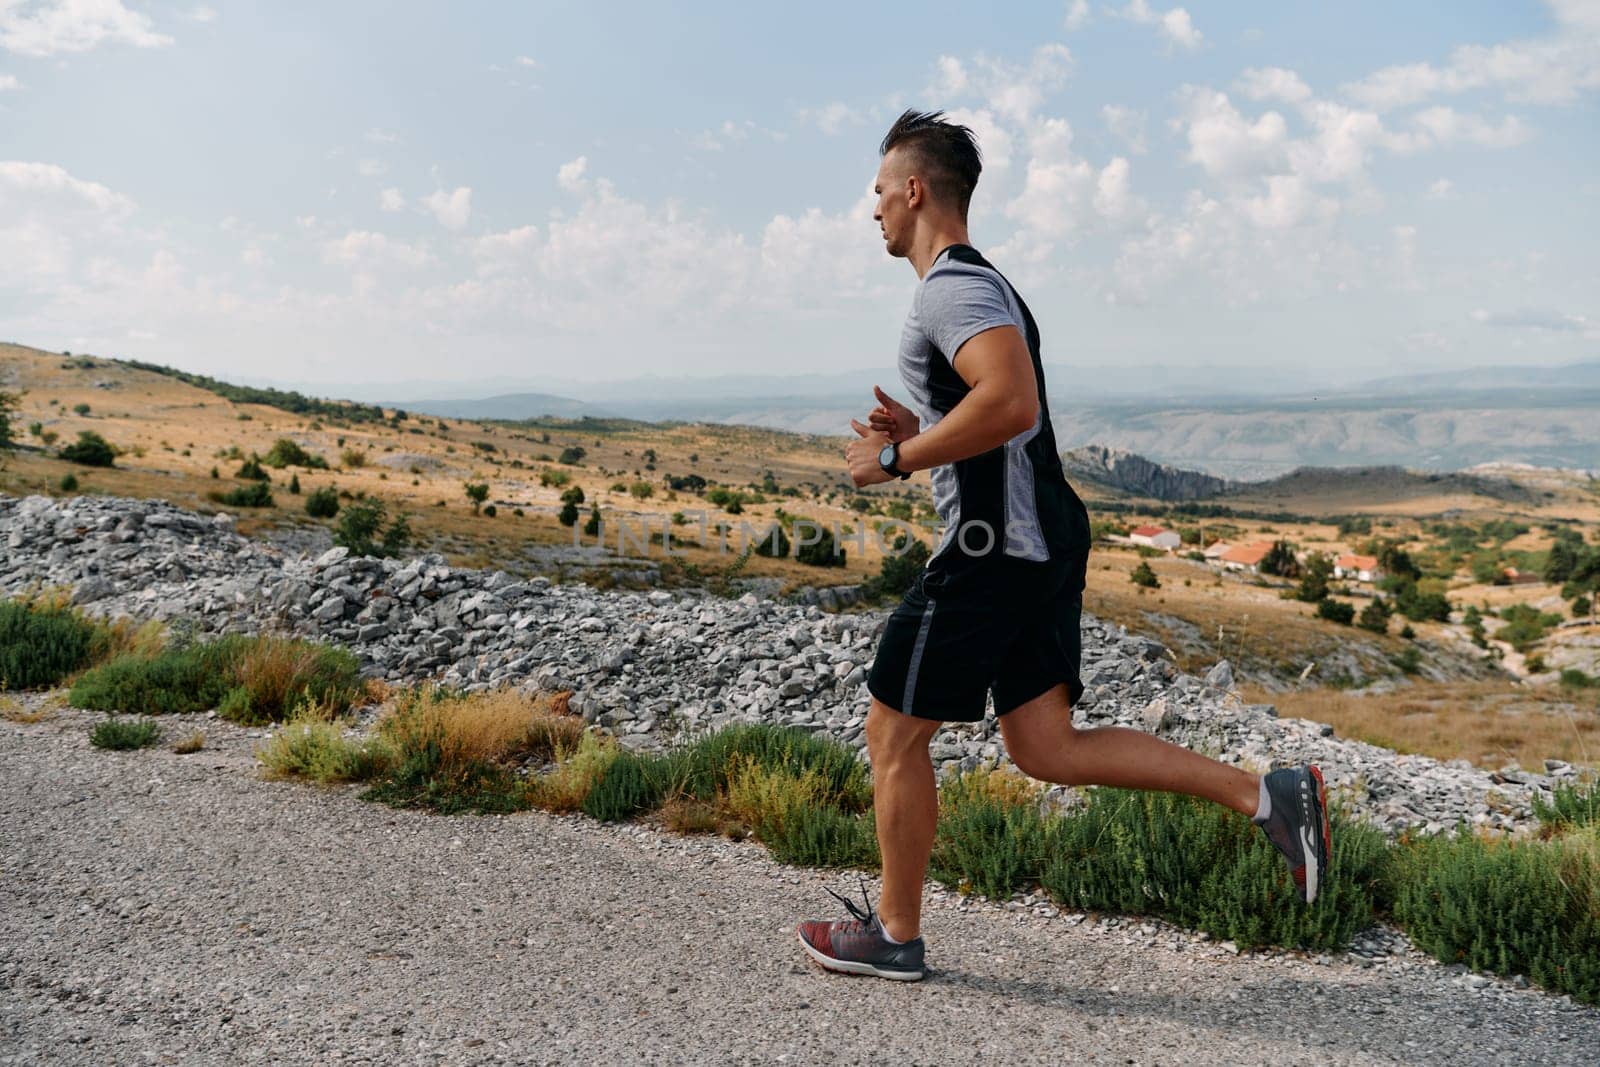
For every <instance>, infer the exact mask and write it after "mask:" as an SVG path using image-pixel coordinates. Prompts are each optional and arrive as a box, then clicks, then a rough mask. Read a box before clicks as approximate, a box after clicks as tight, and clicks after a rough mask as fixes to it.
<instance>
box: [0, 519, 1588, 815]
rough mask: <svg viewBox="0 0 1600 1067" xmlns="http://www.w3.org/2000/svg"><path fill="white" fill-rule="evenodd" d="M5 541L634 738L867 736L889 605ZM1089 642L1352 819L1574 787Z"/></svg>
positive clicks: (1195, 728) (983, 757)
mask: <svg viewBox="0 0 1600 1067" xmlns="http://www.w3.org/2000/svg"><path fill="white" fill-rule="evenodd" d="M0 544H4V546H5V552H4V556H3V558H0V596H10V595H16V594H19V593H23V592H26V591H28V590H30V589H38V588H49V587H64V588H69V589H71V590H72V595H73V599H74V601H75V602H77V603H78V604H80V605H82V606H83V607H84V609H85V610H86V611H89V612H91V613H93V614H98V615H102V616H107V617H110V616H118V615H126V616H131V617H134V618H137V619H161V620H167V621H169V622H176V623H180V624H183V625H189V626H193V627H194V628H195V629H196V630H197V631H199V632H203V633H222V632H279V633H288V634H295V635H300V636H304V637H309V638H315V639H319V640H325V641H333V642H337V643H339V644H342V645H345V646H347V647H349V648H350V649H351V650H352V651H354V652H355V653H356V654H357V655H358V656H359V657H360V660H361V662H362V664H363V669H364V670H365V672H366V673H368V674H369V675H371V676H374V677H379V678H383V679H386V680H388V681H390V682H400V683H412V682H419V681H423V680H428V679H436V680H438V681H441V682H443V683H445V684H448V685H453V686H460V687H464V688H468V689H478V688H487V687H492V686H499V685H509V686H517V687H519V688H522V689H525V690H528V691H534V690H571V691H572V692H573V697H572V702H571V706H572V708H573V709H574V710H575V711H577V712H578V713H580V714H581V715H582V716H583V717H584V719H585V720H587V721H589V722H592V723H598V724H599V725H601V726H603V727H605V728H607V729H609V730H610V731H612V732H613V733H615V734H616V735H617V736H618V737H619V738H620V740H621V742H622V743H623V744H625V745H628V746H630V747H636V748H657V747H660V746H662V745H665V744H668V743H670V742H671V740H672V739H673V738H674V737H675V736H678V735H679V734H681V733H683V732H686V731H700V730H707V729H715V728H717V727H721V726H725V725H728V724H731V723H740V722H773V723H781V724H786V725H793V726H796V727H800V728H802V729H806V730H811V731H814V732H819V733H824V734H826V735H828V736H831V737H833V738H836V739H838V740H840V741H843V742H845V743H847V744H850V745H853V746H855V747H857V748H863V747H864V745H865V739H864V737H863V726H864V723H865V719H866V712H867V706H868V699H869V697H868V693H867V690H866V686H865V678H866V672H867V668H868V666H869V665H870V663H871V660H872V653H873V649H874V646H875V642H876V638H877V635H878V632H879V630H880V629H881V627H882V625H883V620H884V617H885V616H884V614H883V613H882V612H877V611H865V612H860V613H852V614H828V613H826V612H823V611H821V610H820V609H819V608H817V607H815V606H805V607H801V606H795V605H785V604H779V603H775V602H772V601H769V600H762V599H759V598H758V597H756V596H755V595H753V594H746V595H745V596H743V597H741V598H739V599H737V600H724V599H719V598H715V597H710V596H705V595H702V594H695V593H681V592H679V593H671V592H666V591H661V590H657V591H653V592H649V593H612V592H604V593H603V592H598V591H596V590H593V589H590V588H588V587H585V586H582V585H555V584H552V583H550V582H549V581H548V580H547V579H544V578H532V579H528V580H522V579H519V578H517V577H515V576H513V575H510V574H507V573H505V572H503V571H479V570H467V569H460V568H452V567H449V566H447V565H446V564H445V563H444V560H443V559H442V558H441V557H439V556H436V555H426V556H422V557H419V558H414V559H409V560H380V559H371V558H361V557H352V556H350V555H349V554H348V553H347V552H346V550H345V549H342V548H335V549H331V550H328V551H326V552H324V553H322V554H321V555H319V556H317V557H316V558H307V557H304V556H298V555H296V556H291V555H287V554H285V553H284V552H282V551H281V550H279V549H276V548H272V547H270V546H266V545H263V544H260V543H258V542H254V541H251V540H249V539H247V538H244V537H241V536H240V535H238V534H237V533H235V532H234V529H233V520H232V519H231V518H230V517H229V516H228V515H226V514H219V515H215V516H211V517H207V516H204V515H199V514H196V513H193V512H189V511H185V510H183V509H180V508H177V507H174V506H172V505H170V504H166V503H164V502H159V501H148V500H128V499H119V498H113V497H76V498H65V499H52V498H49V497H39V496H33V497H26V498H17V497H9V496H4V495H0ZM1083 638H1084V641H1083V644H1084V658H1083V678H1084V682H1085V684H1086V685H1087V687H1088V688H1087V692H1086V693H1085V694H1084V697H1083V699H1082V700H1081V701H1080V703H1079V705H1078V707H1077V708H1075V709H1074V712H1073V718H1074V721H1075V722H1078V723H1079V724H1084V725H1091V726H1094V725H1108V724H1117V725H1122V726H1132V727H1135V728H1138V729H1143V730H1146V731H1150V732H1154V733H1156V734H1159V735H1161V736H1163V737H1166V738H1169V739H1170V740H1173V741H1175V742H1177V743H1179V744H1182V745H1186V746H1188V747H1191V748H1196V749H1199V750H1201V751H1206V752H1210V753H1213V754H1215V755H1217V756H1219V757H1220V758H1222V759H1225V760H1228V761H1230V762H1233V763H1241V764H1246V765H1253V766H1259V767H1264V766H1266V765H1267V764H1269V763H1270V762H1272V761H1300V760H1314V761H1316V762H1318V763H1319V764H1321V766H1322V769H1323V773H1324V775H1325V776H1326V778H1327V779H1328V782H1329V785H1330V786H1331V787H1333V788H1335V789H1340V788H1343V789H1344V790H1345V791H1346V792H1347V793H1348V795H1349V797H1350V801H1351V803H1352V804H1353V806H1354V808H1355V810H1356V811H1357V812H1358V813H1360V814H1362V815H1364V816H1365V817H1367V818H1368V819H1370V820H1371V821H1372V822H1374V823H1375V824H1377V825H1379V826H1381V827H1383V828H1385V829H1388V830H1391V831H1394V830H1399V829H1401V828H1404V827H1412V826H1415V827H1426V828H1428V829H1433V830H1437V829H1442V828H1445V827H1448V826H1451V825H1453V824H1455V823H1456V822H1457V821H1460V820H1467V821H1470V822H1472V823H1474V824H1477V825H1481V826H1485V827H1494V828H1502V829H1516V828H1518V827H1522V826H1528V825H1531V824H1532V823H1533V815H1532V807H1531V805H1532V799H1533V796H1534V795H1535V793H1536V791H1540V790H1548V789H1550V788H1552V787H1553V786H1554V785H1556V784H1557V783H1559V782H1560V781H1561V780H1563V779H1571V778H1573V777H1574V776H1575V775H1576V772H1575V770H1574V769H1573V768H1571V767H1569V766H1567V765H1565V764H1562V763H1559V762H1556V761H1550V762H1548V763H1547V765H1546V771H1547V772H1548V773H1546V774H1531V773H1525V772H1521V771H1516V770H1510V769H1508V770H1504V771H1501V772H1498V773H1492V772H1486V771H1483V770H1480V769H1477V768H1475V767H1473V766H1471V765H1470V764H1467V763H1466V762H1465V761H1460V760H1457V761H1452V762H1450V763H1440V762H1439V761H1437V760H1432V759H1428V758H1426V757H1422V756H1405V755H1399V754H1396V753H1394V752H1391V751H1389V750H1387V749H1383V748H1378V747H1375V746H1373V745H1368V744H1365V743H1362V742H1358V741H1348V740H1343V739H1340V738H1336V737H1334V736H1332V728H1331V727H1328V726H1325V725H1322V724H1318V723H1314V722H1310V721H1307V720H1302V719H1280V718H1278V717H1277V715H1276V712H1275V710H1274V708H1273V707H1272V706H1271V705H1262V704H1247V703H1244V702H1243V701H1242V700H1241V699H1240V698H1239V697H1238V695H1237V694H1236V693H1235V692H1234V689H1233V678H1232V670H1231V668H1230V667H1229V665H1228V664H1227V662H1226V661H1223V662H1220V663H1218V664H1217V665H1216V666H1215V667H1213V668H1212V669H1211V670H1210V671H1209V672H1208V673H1207V675H1206V676H1205V677H1204V678H1197V677H1194V676H1192V675H1188V674H1184V673H1182V672H1181V671H1179V670H1178V669H1177V668H1176V667H1175V666H1174V665H1173V663H1172V660H1171V657H1170V655H1169V653H1168V652H1167V650H1166V648H1165V647H1164V646H1162V645H1161V644H1160V643H1159V642H1157V641H1154V640H1152V639H1150V638H1148V637H1143V636H1140V635H1137V634H1130V633H1128V632H1127V631H1126V630H1124V629H1122V628H1121V627H1117V626H1113V625H1109V624H1106V623H1104V622H1101V621H1100V620H1097V619H1095V618H1093V617H1092V616H1089V615H1085V616H1084V622H1083ZM933 755H934V758H935V761H936V763H937V764H938V765H939V767H940V768H941V770H942V771H945V772H948V771H951V770H956V769H970V768H973V767H976V766H977V765H978V764H980V763H981V762H985V761H991V760H994V759H997V758H1003V751H1002V747H1001V744H1000V738H999V736H998V730H997V729H996V727H995V725H994V722H993V719H992V718H991V719H990V720H989V721H987V722H985V723H980V724H973V725H970V726H961V727H957V728H951V729H946V730H943V731H941V732H940V733H939V734H938V735H936V737H935V739H934V742H933ZM1056 795H1057V796H1058V797H1059V796H1062V794H1061V793H1060V792H1059V791H1058V792H1057V794H1056Z"/></svg>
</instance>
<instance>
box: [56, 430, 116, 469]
mask: <svg viewBox="0 0 1600 1067" xmlns="http://www.w3.org/2000/svg"><path fill="white" fill-rule="evenodd" d="M61 458H62V459H64V460H67V461H68V462H71V463H79V464H82V465H83V466H85V467H109V466H111V465H112V464H114V463H115V462H116V459H117V450H116V449H114V448H112V447H111V442H109V441H107V440H106V439H105V438H104V437H101V436H100V435H99V434H97V433H95V432H94V431H93V430H80V431H79V432H78V440H77V442H76V443H74V444H70V445H67V446H66V447H64V448H62V449H61Z"/></svg>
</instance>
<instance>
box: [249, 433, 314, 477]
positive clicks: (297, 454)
mask: <svg viewBox="0 0 1600 1067" xmlns="http://www.w3.org/2000/svg"><path fill="white" fill-rule="evenodd" d="M261 462H262V463H265V464H266V465H267V466H269V467H276V468H278V469H279V470H282V469H283V468H285V467H306V468H308V469H309V468H315V469H318V470H327V469H328V461H327V460H326V459H323V458H322V457H321V456H318V455H315V454H313V453H311V452H307V451H306V450H305V449H304V448H302V447H300V445H299V444H297V443H296V442H294V441H291V440H290V439H289V438H287V437H280V438H278V439H277V440H276V441H274V442H272V447H271V448H269V449H267V454H266V455H264V456H262V457H261Z"/></svg>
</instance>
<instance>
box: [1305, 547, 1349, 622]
mask: <svg viewBox="0 0 1600 1067" xmlns="http://www.w3.org/2000/svg"><path fill="white" fill-rule="evenodd" d="M1332 577H1333V560H1331V559H1329V558H1328V557H1327V556H1325V555H1323V554H1322V553H1321V552H1312V553H1310V554H1308V555H1307V556H1306V560H1305V563H1304V564H1303V565H1302V566H1301V568H1300V584H1299V585H1298V586H1296V587H1295V591H1294V597H1295V599H1296V600H1300V601H1303V602H1305V603H1307V604H1316V605H1317V606H1318V607H1319V608H1320V607H1321V606H1322V604H1324V603H1326V602H1327V601H1326V598H1327V595H1328V581H1329V580H1330V579H1331V578H1332ZM1345 606H1346V607H1349V605H1348V604H1347V605H1345ZM1319 614H1320V612H1319ZM1350 615H1351V618H1354V617H1355V609H1354V608H1351V610H1350ZM1323 618H1325V619H1326V618H1333V616H1329V615H1324V616H1323ZM1334 621H1335V622H1345V623H1348V622H1349V621H1350V620H1349V619H1335V620H1334Z"/></svg>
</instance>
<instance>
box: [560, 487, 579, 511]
mask: <svg viewBox="0 0 1600 1067" xmlns="http://www.w3.org/2000/svg"><path fill="white" fill-rule="evenodd" d="M561 502H562V503H563V504H572V505H574V506H576V505H578V504H581V503H583V486H581V485H575V486H573V487H572V488H571V489H568V490H566V491H565V492H563V493H562V494H561Z"/></svg>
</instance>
